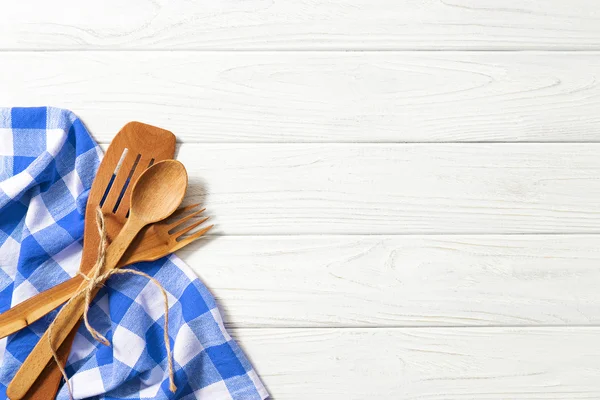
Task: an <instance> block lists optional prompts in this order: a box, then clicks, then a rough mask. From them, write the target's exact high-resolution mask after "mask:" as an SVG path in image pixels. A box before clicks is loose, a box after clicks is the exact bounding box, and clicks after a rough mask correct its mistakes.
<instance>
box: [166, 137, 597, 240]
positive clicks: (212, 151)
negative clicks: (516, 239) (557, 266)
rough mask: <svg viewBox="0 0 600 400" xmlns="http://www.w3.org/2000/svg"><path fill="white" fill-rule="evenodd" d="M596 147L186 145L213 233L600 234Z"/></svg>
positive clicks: (194, 197)
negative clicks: (213, 226)
mask: <svg viewBox="0 0 600 400" xmlns="http://www.w3.org/2000/svg"><path fill="white" fill-rule="evenodd" d="M599 153H600V145H599V144H468V145H467V144H435V145H432V144H371V145H365V144H262V145H254V144H189V145H186V144H184V145H182V146H181V147H180V149H179V152H178V155H177V157H178V159H179V160H180V161H182V162H183V163H184V164H185V165H186V167H187V169H188V173H189V176H190V184H191V187H190V188H189V190H188V194H187V201H189V202H191V203H202V204H203V206H205V207H207V209H208V210H210V215H211V216H214V218H211V222H212V223H214V224H215V228H214V232H215V233H220V234H228V235H252V234H262V235H265V234H350V235H356V234H418V233H428V234H433V233H443V234H459V233H465V234H466V233H470V234H494V233H497V234H500V233H598V232H600V215H599V214H598V203H599V201H600V178H599V177H600V157H598V154H599Z"/></svg>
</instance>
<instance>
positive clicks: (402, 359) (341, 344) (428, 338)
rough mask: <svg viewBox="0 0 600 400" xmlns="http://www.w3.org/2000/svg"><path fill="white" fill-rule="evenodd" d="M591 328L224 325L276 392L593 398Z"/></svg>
mask: <svg viewBox="0 0 600 400" xmlns="http://www.w3.org/2000/svg"><path fill="white" fill-rule="evenodd" d="M599 335H600V329H599V328H494V329H491V328H471V329H450V328H437V329H431V328H423V329H415V328H413V329H386V328H379V329H244V330H236V331H234V336H236V337H239V338H240V340H241V341H242V343H244V344H245V345H246V347H247V348H248V351H249V354H250V356H251V357H252V361H253V362H254V363H255V364H256V365H257V368H258V372H259V374H261V376H262V377H264V378H265V380H266V381H267V383H270V384H271V385H270V387H275V388H276V390H277V392H276V393H277V394H276V396H275V397H276V398H278V399H279V398H283V399H293V400H303V399H351V400H359V399H370V398H373V399H406V400H417V399H418V400H423V399H426V400H434V399H435V400H438V399H448V400H465V399H469V400H471V399H486V400H487V399H495V400H505V399H511V400H531V399H536V400H538V399H548V400H549V399H555V400H556V399H560V400H574V399H586V400H590V399H598V398H599V397H600V386H599V384H598V376H600V366H599V365H598V358H599V357H600V342H599V341H598V336H599Z"/></svg>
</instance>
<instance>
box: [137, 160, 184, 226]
mask: <svg viewBox="0 0 600 400" xmlns="http://www.w3.org/2000/svg"><path fill="white" fill-rule="evenodd" d="M187 184H188V176H187V172H186V170H185V167H184V166H183V164H182V163H180V162H179V161H176V160H165V161H161V162H158V163H156V164H154V165H153V166H151V167H150V168H148V169H147V170H146V171H144V173H143V174H142V175H141V176H140V178H139V179H138V181H137V182H136V183H135V185H134V186H133V189H132V191H131V208H130V210H129V219H130V220H131V219H135V220H137V221H139V222H142V223H144V224H145V225H147V224H150V223H152V222H158V221H161V220H163V219H165V218H167V217H168V216H169V215H171V214H173V212H175V210H176V209H177V207H179V205H180V204H181V202H182V201H183V197H184V196H185V190H186V188H187ZM132 217H133V218H132Z"/></svg>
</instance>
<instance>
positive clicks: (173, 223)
mask: <svg viewBox="0 0 600 400" xmlns="http://www.w3.org/2000/svg"><path fill="white" fill-rule="evenodd" d="M185 208H188V207H185ZM185 208H184V209H180V210H181V211H180V210H177V211H175V212H176V213H177V214H178V215H180V214H182V213H183V212H184V211H187V210H185ZM189 208H190V209H191V208H192V207H189ZM205 210H206V208H203V209H202V210H198V211H195V212H193V213H191V214H190V215H186V216H185V217H183V218H181V219H178V220H177V221H173V222H171V223H170V224H169V225H167V228H169V230H170V231H171V230H173V229H175V228H176V227H178V226H180V225H181V224H183V223H184V222H186V221H189V220H190V219H191V218H194V217H195V216H197V215H200V214H202V213H203V212H204V211H205Z"/></svg>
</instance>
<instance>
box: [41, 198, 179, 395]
mask: <svg viewBox="0 0 600 400" xmlns="http://www.w3.org/2000/svg"><path fill="white" fill-rule="evenodd" d="M96 227H97V228H98V233H99V234H100V244H99V246H98V258H97V259H96V263H95V264H94V268H93V269H92V271H93V274H92V276H91V277H90V276H87V275H85V274H83V273H81V272H79V275H81V276H82V277H83V279H84V280H85V281H86V282H87V283H86V285H84V286H83V287H81V288H80V289H79V290H78V291H77V292H76V293H75V294H74V295H73V296H72V297H71V299H70V300H69V301H68V302H67V303H66V304H65V305H67V304H69V303H71V302H73V301H75V300H76V299H77V298H79V297H81V296H85V303H84V307H85V308H84V312H83V322H84V324H85V327H86V328H87V330H88V331H89V332H90V334H91V335H92V337H93V338H94V339H96V340H97V341H99V342H100V343H102V344H103V345H105V346H110V342H109V341H108V340H107V339H106V338H105V337H104V336H103V335H102V334H101V333H100V332H98V331H97V330H96V329H94V328H93V327H92V325H91V324H90V322H89V320H88V311H89V309H90V303H91V302H92V295H93V292H94V290H95V289H96V288H97V287H99V286H102V285H103V284H104V281H106V280H107V279H108V278H110V277H111V276H113V275H116V274H135V275H140V276H143V277H145V278H148V280H150V281H151V282H152V283H154V284H155V285H156V286H157V287H158V288H159V289H160V291H161V293H162V296H163V300H164V305H165V328H164V341H165V348H166V350H167V363H168V368H169V390H170V391H171V392H172V393H175V391H176V390H177V386H175V378H174V372H173V354H172V351H171V343H170V341H169V299H168V297H167V292H166V291H165V288H164V287H163V286H162V285H161V284H160V282H159V281H157V280H156V279H155V278H153V277H151V276H150V275H148V274H146V273H144V272H141V271H137V270H135V269H130V268H125V269H116V268H115V269H112V270H110V271H108V272H106V273H104V274H101V272H102V270H103V269H104V264H105V262H106V249H107V247H108V236H107V233H106V226H105V222H104V214H102V211H101V210H100V207H98V208H97V209H96ZM55 324H56V319H55V320H54V321H52V323H51V324H50V326H49V327H48V344H49V345H50V350H51V351H52V357H53V358H54V361H55V362H56V365H57V366H58V369H59V370H60V372H61V374H62V376H63V378H64V379H65V384H66V385H67V388H68V390H69V397H70V398H71V400H72V399H73V391H72V389H71V385H70V383H69V378H68V377H67V373H66V371H65V369H64V367H63V366H62V363H61V362H60V360H59V359H58V354H57V353H56V349H55V348H54V345H53V343H52V333H53V330H54V327H55Z"/></svg>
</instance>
